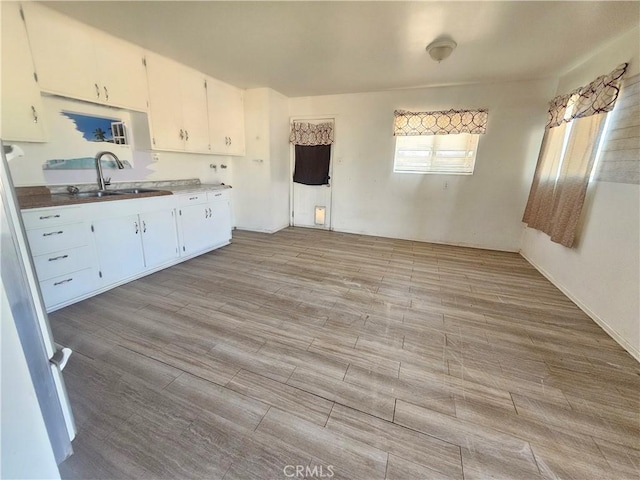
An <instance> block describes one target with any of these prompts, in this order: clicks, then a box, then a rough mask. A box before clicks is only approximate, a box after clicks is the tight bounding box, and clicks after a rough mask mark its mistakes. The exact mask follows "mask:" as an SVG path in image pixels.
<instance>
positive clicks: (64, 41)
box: [23, 2, 147, 111]
mask: <svg viewBox="0 0 640 480" xmlns="http://www.w3.org/2000/svg"><path fill="white" fill-rule="evenodd" d="M23 9H24V14H25V21H26V24H27V32H28V35H29V42H30V44H31V53H32V55H33V62H34V64H35V68H36V73H37V75H38V83H39V85H40V89H41V90H42V91H45V92H48V93H53V94H57V95H62V96H66V97H71V98H76V99H80V100H87V101H90V102H96V103H101V104H105V105H111V106H116V107H123V108H130V109H133V110H142V111H144V110H146V108H147V95H146V78H145V71H144V65H143V64H142V61H143V57H142V52H141V49H139V48H137V47H135V46H134V45H132V44H129V43H126V42H123V41H120V40H118V39H116V38H114V37H112V36H110V35H107V34H105V33H103V32H101V31H100V30H97V29H94V28H91V27H89V26H87V25H84V24H82V23H80V22H77V21H75V20H73V19H71V18H69V17H66V16H64V15H61V14H59V13H57V12H56V11H54V10H51V9H49V8H46V7H43V6H42V5H38V4H34V3H31V2H28V3H25V4H24V6H23Z"/></svg>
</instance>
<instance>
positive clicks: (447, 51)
mask: <svg viewBox="0 0 640 480" xmlns="http://www.w3.org/2000/svg"><path fill="white" fill-rule="evenodd" d="M457 46H458V44H457V43H456V42H454V41H453V40H451V39H448V38H443V39H441V40H435V41H433V42H431V43H430V44H429V45H427V52H428V53H429V56H430V57H431V58H433V59H434V60H435V61H436V62H438V63H439V62H441V61H442V60H444V59H445V58H447V57H448V56H449V55H451V52H453V50H454V49H455V48H456V47H457Z"/></svg>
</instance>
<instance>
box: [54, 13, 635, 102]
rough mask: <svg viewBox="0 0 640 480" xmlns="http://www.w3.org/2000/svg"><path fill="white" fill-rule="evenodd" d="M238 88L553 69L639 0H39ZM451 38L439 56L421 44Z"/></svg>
mask: <svg viewBox="0 0 640 480" xmlns="http://www.w3.org/2000/svg"><path fill="white" fill-rule="evenodd" d="M46 4H47V5H49V6H51V7H53V8H55V9H56V10H59V11H60V12H62V13H65V14H67V15H70V16H72V17H75V18H77V19H79V20H81V21H83V22H85V23H88V24H90V25H93V26H95V27H98V28H101V29H103V30H106V31H108V32H110V33H112V34H114V35H116V36H118V37H121V38H124V39H126V40H129V41H131V42H133V43H136V44H139V45H141V46H143V47H145V48H147V49H149V50H152V51H156V52H158V53H160V54H163V55H165V56H168V57H171V58H174V59H176V60H178V61H180V62H181V63H184V64H186V65H189V66H191V67H194V68H196V69H198V70H200V71H203V72H205V73H207V74H209V75H211V76H213V77H216V78H219V79H221V80H224V81H226V82H228V83H231V84H234V85H237V86H239V87H243V88H253V87H264V86H267V87H271V88H273V89H275V90H277V91H279V92H281V93H283V94H285V95H287V96H290V97H295V96H305V95H321V94H331V93H347V92H368V91H376V90H386V89H393V88H406V87H417V86H426V85H446V84H460V83H475V82H492V81H503V80H522V79H533V78H541V77H547V76H552V75H558V74H559V73H561V72H562V71H564V70H566V69H567V68H569V67H570V66H572V65H575V64H576V63H577V62H579V61H580V60H581V59H583V58H584V57H586V56H588V55H589V53H590V52H592V51H593V50H594V49H597V48H598V47H599V46H601V45H602V44H604V43H606V42H607V41H609V40H611V39H613V38H615V37H616V36H618V35H620V34H621V33H622V32H624V31H627V30H629V29H630V28H632V27H633V26H635V25H638V23H639V21H640V2H638V1H630V2H614V1H599V2H591V1H575V2H565V1H550V2H538V1H532V2H528V1H522V2H519V1H502V2H500V1H476V2H454V1H423V2H402V1H400V2H399V1H393V2H301V1H298V2H271V1H259V2H243V1H235V2H219V1H200V2H185V1H140V2H138V1H127V2H113V1H111V2H102V1H89V2H77V1H72V2H46ZM441 35H449V36H451V37H452V38H453V39H454V40H455V41H456V42H457V43H458V48H457V50H456V51H455V52H454V53H453V54H452V56H451V57H450V58H449V59H447V60H445V61H444V62H442V63H440V64H438V63H436V62H434V61H433V60H431V59H430V58H429V56H428V54H427V53H426V51H425V46H426V45H427V44H428V43H430V42H431V41H432V40H434V39H435V38H436V37H439V36H441Z"/></svg>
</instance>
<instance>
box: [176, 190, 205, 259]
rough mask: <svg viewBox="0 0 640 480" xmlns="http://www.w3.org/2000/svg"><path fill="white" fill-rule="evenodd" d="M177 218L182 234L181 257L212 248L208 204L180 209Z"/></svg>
mask: <svg viewBox="0 0 640 480" xmlns="http://www.w3.org/2000/svg"><path fill="white" fill-rule="evenodd" d="M178 218H179V221H180V227H181V233H182V238H181V240H182V245H181V247H180V249H181V252H182V255H191V254H192V253H196V252H200V251H202V250H205V249H207V248H211V247H213V245H214V238H213V237H214V234H213V222H212V218H211V215H210V213H209V204H207V203H203V204H200V205H189V206H186V207H180V209H179V210H178Z"/></svg>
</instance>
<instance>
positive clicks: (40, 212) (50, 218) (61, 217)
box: [22, 207, 84, 230]
mask: <svg viewBox="0 0 640 480" xmlns="http://www.w3.org/2000/svg"><path fill="white" fill-rule="evenodd" d="M83 218H84V214H83V210H82V208H81V207H62V208H42V209H34V210H23V211H22V219H23V221H24V228H26V229H27V230H29V229H34V228H45V227H50V226H53V225H64V224H65V223H77V222H81V221H82V220H83Z"/></svg>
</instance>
